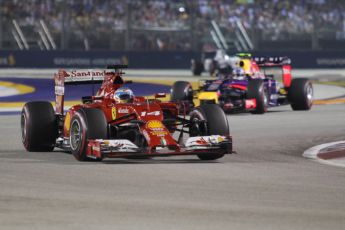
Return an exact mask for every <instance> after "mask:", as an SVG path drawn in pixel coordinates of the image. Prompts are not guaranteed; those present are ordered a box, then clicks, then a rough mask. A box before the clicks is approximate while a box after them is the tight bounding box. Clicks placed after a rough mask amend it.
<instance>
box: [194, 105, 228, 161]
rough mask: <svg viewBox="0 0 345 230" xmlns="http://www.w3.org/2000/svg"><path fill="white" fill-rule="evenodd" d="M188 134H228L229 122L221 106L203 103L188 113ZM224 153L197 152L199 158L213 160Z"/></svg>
mask: <svg viewBox="0 0 345 230" xmlns="http://www.w3.org/2000/svg"><path fill="white" fill-rule="evenodd" d="M190 121H191V127H190V136H207V135H230V131H229V124H228V121H227V118H226V115H225V113H224V111H223V110H222V108H221V107H220V106H219V105H216V104H205V105H201V106H200V107H198V108H195V109H194V110H193V111H192V112H191V113H190ZM224 153H225V152H224ZM224 153H215V154H213V153H210V154H199V155H198V157H199V159H201V160H215V159H218V158H221V157H223V156H224Z"/></svg>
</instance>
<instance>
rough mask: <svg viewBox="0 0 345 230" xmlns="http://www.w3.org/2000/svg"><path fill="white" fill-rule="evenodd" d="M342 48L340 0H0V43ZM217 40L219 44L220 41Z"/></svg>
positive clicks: (344, 29)
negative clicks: (220, 44)
mask: <svg viewBox="0 0 345 230" xmlns="http://www.w3.org/2000/svg"><path fill="white" fill-rule="evenodd" d="M217 43H222V44H223V45H224V44H225V46H226V47H227V48H228V49H229V50H234V51H242V50H341V49H342V50H345V1H344V0H170V1H167V0H142V1H139V0H116V1H114V0H25V1H23V0H0V49H2V50H6V49H11V50H13V49H18V50H28V49H29V50H114V51H131V50H143V51H157V50H162V51H201V50H202V51H208V50H213V49H215V48H216V47H217ZM218 45H219V44H218Z"/></svg>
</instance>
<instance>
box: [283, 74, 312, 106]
mask: <svg viewBox="0 0 345 230" xmlns="http://www.w3.org/2000/svg"><path fill="white" fill-rule="evenodd" d="M288 100H289V102H290V103H291V107H292V109H293V110H310V109H311V107H312V105H313V85H312V84H311V82H310V81H309V80H308V79H306V78H296V79H293V80H292V82H291V87H290V89H289V91H288Z"/></svg>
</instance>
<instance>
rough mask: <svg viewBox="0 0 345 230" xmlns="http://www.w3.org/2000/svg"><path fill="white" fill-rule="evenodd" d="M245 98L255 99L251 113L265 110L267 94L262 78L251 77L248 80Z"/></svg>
mask: <svg viewBox="0 0 345 230" xmlns="http://www.w3.org/2000/svg"><path fill="white" fill-rule="evenodd" d="M247 99H255V100H256V108H255V109H254V110H253V111H252V112H251V113H253V114H264V113H266V112H267V107H268V95H267V91H266V90H265V86H264V82H263V80H261V79H252V80H250V81H249V82H248V87H247Z"/></svg>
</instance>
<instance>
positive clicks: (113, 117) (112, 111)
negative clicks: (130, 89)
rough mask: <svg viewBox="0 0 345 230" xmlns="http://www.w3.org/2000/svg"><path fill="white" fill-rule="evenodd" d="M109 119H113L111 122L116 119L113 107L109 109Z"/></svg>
mask: <svg viewBox="0 0 345 230" xmlns="http://www.w3.org/2000/svg"><path fill="white" fill-rule="evenodd" d="M111 119H113V120H115V119H116V108H115V107H113V108H111Z"/></svg>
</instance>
